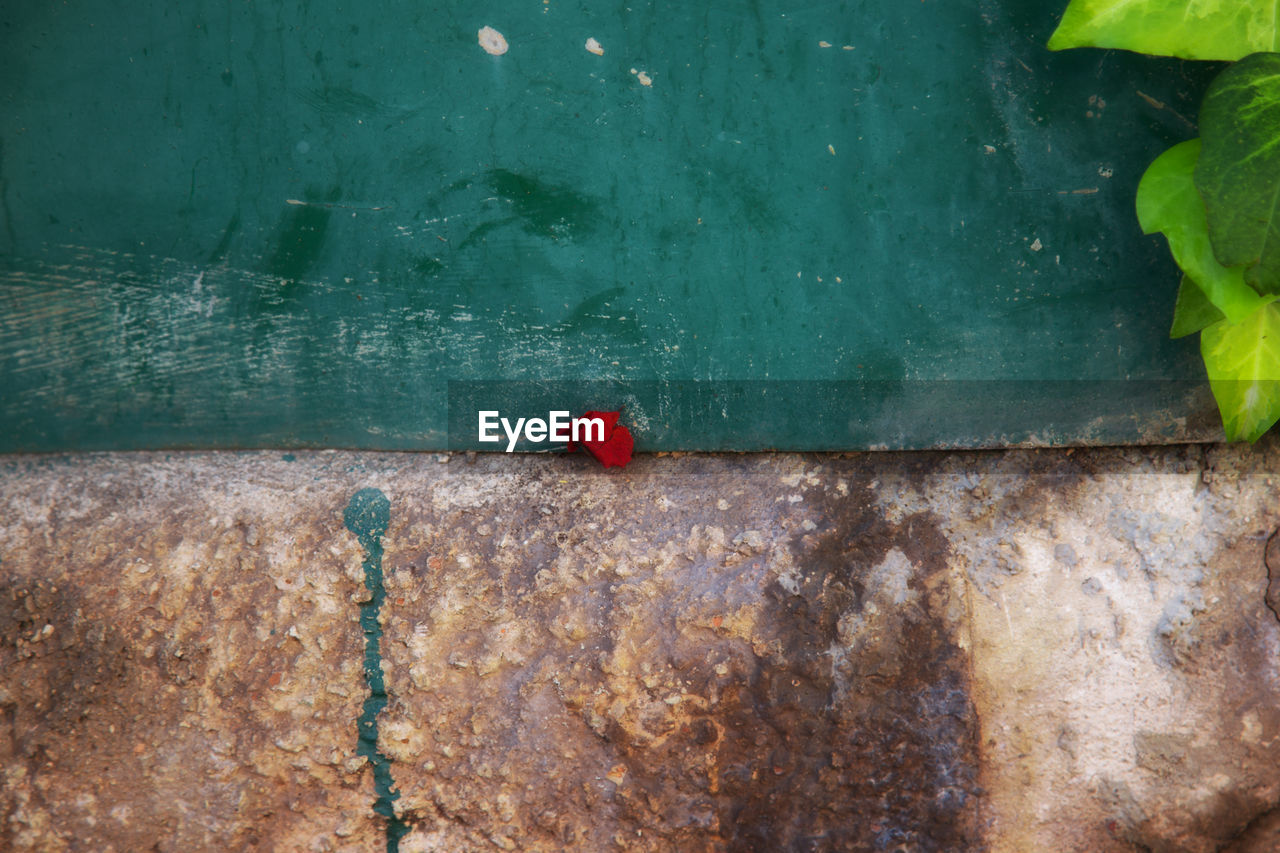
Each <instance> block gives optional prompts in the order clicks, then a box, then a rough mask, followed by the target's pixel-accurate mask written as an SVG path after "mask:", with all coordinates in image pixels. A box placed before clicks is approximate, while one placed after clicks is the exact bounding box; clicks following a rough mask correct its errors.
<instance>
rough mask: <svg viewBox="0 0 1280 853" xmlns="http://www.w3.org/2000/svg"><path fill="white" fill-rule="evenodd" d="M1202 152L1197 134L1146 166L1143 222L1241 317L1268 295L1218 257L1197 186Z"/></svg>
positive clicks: (1226, 311)
mask: <svg viewBox="0 0 1280 853" xmlns="http://www.w3.org/2000/svg"><path fill="white" fill-rule="evenodd" d="M1199 154H1200V140H1198V139H1192V140H1188V141H1187V142H1182V143H1179V144H1178V145H1175V146H1173V147H1172V148H1170V149H1169V150H1168V151H1166V152H1164V153H1163V154H1161V155H1160V156H1159V157H1157V158H1156V161H1155V162H1154V163H1152V164H1151V165H1150V166H1148V167H1147V171H1146V172H1145V173H1144V174H1143V176H1142V180H1141V181H1139V182H1138V203H1137V208H1138V223H1139V224H1140V225H1141V226H1142V230H1143V232H1145V233H1147V234H1154V233H1156V232H1157V231H1159V232H1161V233H1163V234H1164V236H1165V238H1166V239H1167V240H1168V241H1169V251H1171V252H1172V253H1173V259H1174V260H1175V261H1177V262H1178V266H1179V267H1181V268H1182V271H1183V272H1185V273H1186V274H1187V275H1188V276H1190V277H1191V278H1192V279H1194V280H1195V282H1196V284H1198V285H1199V286H1200V289H1201V290H1202V291H1203V292H1204V295H1205V296H1206V297H1207V298H1208V300H1209V301H1210V302H1211V303H1213V305H1214V306H1215V307H1216V308H1217V309H1218V310H1219V311H1221V312H1222V313H1223V315H1225V316H1226V318H1227V319H1228V320H1230V321H1231V322H1233V323H1239V322H1240V321H1241V320H1243V319H1245V318H1246V317H1248V316H1250V315H1251V314H1253V313H1254V312H1255V311H1257V310H1258V309H1259V308H1261V307H1262V306H1263V305H1265V304H1266V303H1267V302H1268V301H1269V300H1268V299H1267V298H1265V297H1262V296H1259V295H1258V294H1257V293H1256V292H1254V290H1253V288H1251V287H1249V285H1247V284H1245V281H1244V270H1243V268H1241V267H1224V266H1223V265H1222V264H1220V263H1218V260H1217V258H1215V257H1214V254H1213V245H1212V243H1210V241H1209V226H1208V221H1207V220H1206V218H1205V209H1204V202H1202V201H1201V200H1200V194H1199V193H1197V192H1196V187H1195V180H1194V175H1195V168H1196V158H1197V157H1198V156H1199ZM1192 331H1195V330H1194V329H1193V330H1192Z"/></svg>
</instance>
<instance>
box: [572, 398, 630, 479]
mask: <svg viewBox="0 0 1280 853" xmlns="http://www.w3.org/2000/svg"><path fill="white" fill-rule="evenodd" d="M621 415H622V411H621V410H618V411H616V412H586V413H584V414H583V415H582V416H581V417H580V418H574V420H575V421H577V420H582V419H584V418H586V419H592V418H599V419H600V420H602V421H604V441H580V442H578V444H581V445H582V446H583V447H584V448H586V450H587V452H588V453H590V454H591V455H592V456H594V457H595V458H596V459H597V460H599V462H600V464H601V465H603V466H604V467H606V468H613V467H614V466H617V467H618V468H625V467H626V465H627V463H628V462H630V461H631V452H632V450H634V449H635V439H633V438H632V437H631V431H630V430H629V429H627V428H626V427H624V426H621V425H619V424H618V418H619V417H620V416H621ZM569 450H570V451H573V450H577V446H576V445H575V444H574V443H573V442H572V441H571V442H569Z"/></svg>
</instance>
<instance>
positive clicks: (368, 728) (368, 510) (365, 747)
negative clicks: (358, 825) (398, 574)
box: [342, 489, 409, 853]
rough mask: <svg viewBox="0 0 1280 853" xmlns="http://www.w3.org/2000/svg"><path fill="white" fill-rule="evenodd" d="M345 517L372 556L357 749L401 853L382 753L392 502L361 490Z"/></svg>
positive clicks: (363, 618) (394, 849) (367, 568)
mask: <svg viewBox="0 0 1280 853" xmlns="http://www.w3.org/2000/svg"><path fill="white" fill-rule="evenodd" d="M342 520H343V522H344V523H345V524H346V525H347V529H348V530H350V531H351V532H352V533H354V534H355V535H356V538H357V539H358V540H360V545H361V547H363V548H364V550H365V552H366V554H367V556H366V557H365V560H364V585H365V588H367V589H368V590H369V594H370V598H369V601H368V602H367V603H365V604H363V605H361V607H360V627H361V628H363V629H364V680H365V683H366V684H368V685H369V697H368V698H367V699H365V700H364V711H363V713H361V714H360V720H359V721H358V723H357V727H358V732H359V736H360V740H359V743H358V745H357V747H356V751H357V752H358V753H359V754H360V755H363V756H364V757H365V758H367V759H369V764H370V765H371V766H372V767H373V781H374V787H375V790H376V791H377V793H378V798H377V800H375V801H374V804H373V810H374V811H375V812H377V813H378V814H380V815H382V816H383V817H384V818H386V821H387V853H398V851H399V849H400V839H401V838H403V837H404V835H405V833H406V832H408V831H409V828H408V827H407V826H406V825H405V823H404V821H402V820H400V819H399V818H398V817H396V810H395V805H394V804H395V801H396V800H397V799H399V797H400V794H399V793H392V791H391V785H392V780H391V759H390V758H388V757H387V756H385V755H383V754H382V753H381V752H379V751H378V714H379V713H381V712H382V709H383V708H385V707H387V690H386V685H385V684H384V683H383V680H382V654H381V652H380V650H379V643H380V642H381V640H382V626H381V625H380V624H379V623H378V611H379V610H381V609H382V602H383V601H384V600H385V599H386V597H387V591H386V588H385V587H383V585H382V534H383V533H386V532H387V525H388V524H389V523H390V521H391V502H390V501H389V500H387V496H386V495H384V494H383V493H382V492H381V491H379V490H378V489H361V490H360V491H358V492H356V493H355V494H354V495H352V497H351V502H350V503H349V504H347V508H346V510H345V511H344V512H343V514H342Z"/></svg>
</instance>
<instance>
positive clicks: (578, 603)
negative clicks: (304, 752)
mask: <svg viewBox="0 0 1280 853" xmlns="http://www.w3.org/2000/svg"><path fill="white" fill-rule="evenodd" d="M503 462H504V463H505V464H494V463H493V462H491V461H485V462H484V463H482V464H476V465H473V466H466V465H463V466H461V467H460V470H458V471H457V472H453V471H451V476H450V477H448V478H447V479H439V480H436V481H434V482H432V481H426V482H420V483H416V484H415V483H409V482H404V481H402V482H401V483H399V484H398V487H397V488H396V490H395V493H394V495H393V496H392V502H393V506H395V507H398V508H399V511H398V512H393V522H392V526H391V528H390V530H389V531H388V540H389V541H390V542H392V543H394V544H393V545H392V546H391V547H389V549H388V552H387V557H386V560H387V566H388V569H389V570H388V574H387V591H388V600H389V601H390V602H391V606H390V607H389V613H390V614H392V616H391V618H390V620H389V623H388V625H387V632H386V637H385V641H384V642H385V647H386V651H385V652H384V661H385V663H386V667H387V670H388V673H389V679H388V685H389V686H388V690H389V692H390V694H391V696H392V697H393V704H392V708H391V709H389V713H388V714H387V715H386V717H385V718H384V722H383V728H382V735H383V744H384V749H386V750H387V751H388V752H389V753H390V754H391V755H392V757H393V759H394V760H395V764H394V765H393V771H392V772H393V774H394V775H395V777H396V779H397V782H398V784H399V787H400V789H401V792H402V796H401V800H400V804H399V805H400V809H401V813H402V814H403V815H404V816H405V817H406V819H408V820H409V821H410V822H412V823H413V824H414V826H415V829H414V833H413V835H411V836H410V838H409V839H407V841H406V844H405V846H404V849H406V850H472V849H474V850H480V849H486V848H487V847H488V846H489V845H497V846H498V847H500V848H506V849H525V850H529V849H537V850H560V849H572V850H609V849H635V850H717V849H725V850H729V849H733V850H837V849H838V850H848V849H864V848H865V849H872V848H877V847H878V848H880V849H895V848H897V847H898V846H899V845H901V846H903V848H904V849H914V850H959V849H971V848H974V847H976V846H978V845H979V834H978V825H979V824H978V810H977V807H978V799H977V797H976V791H977V786H976V774H977V770H978V750H977V746H978V744H977V719H976V717H975V714H974V708H973V706H972V703H971V702H970V701H969V698H968V683H967V682H968V667H967V664H966V661H965V658H964V656H963V655H962V654H961V652H960V650H959V648H958V647H957V644H956V640H955V637H954V632H955V630H956V628H957V627H958V625H959V619H960V616H961V614H962V613H963V608H962V605H961V602H960V601H959V600H958V595H957V594H958V592H959V588H958V587H957V585H956V584H954V583H952V581H953V580H954V579H955V577H956V575H955V574H954V573H953V572H951V571H949V569H948V566H947V552H948V548H947V544H946V541H945V539H943V538H942V536H941V535H940V534H939V532H938V530H937V525H936V520H935V519H934V518H932V517H931V516H929V515H928V514H927V513H921V514H910V515H904V516H902V517H900V518H898V519H895V520H893V521H889V520H886V519H885V518H884V516H883V514H882V513H880V512H878V511H876V510H874V509H873V508H872V507H871V506H870V504H869V501H868V500H867V497H868V495H869V494H870V490H869V486H870V484H871V482H872V480H873V479H874V476H875V474H874V471H875V468H876V460H874V459H872V458H866V457H864V458H863V459H862V460H860V461H857V462H853V461H847V460H827V461H823V460H819V459H815V458H807V457H798V456H786V457H758V456H757V457H722V458H706V457H702V458H685V459H680V460H671V459H643V460H641V461H639V462H638V463H636V464H635V465H633V466H632V467H631V468H629V469H628V470H627V471H626V472H625V473H623V474H622V475H621V476H616V475H613V474H610V473H607V472H604V471H602V470H600V469H598V468H594V467H591V466H590V465H587V464H585V462H586V460H585V459H584V460H582V461H581V462H580V461H578V460H573V461H568V462H565V463H558V462H555V461H552V460H519V461H507V460H503ZM451 467H452V466H451Z"/></svg>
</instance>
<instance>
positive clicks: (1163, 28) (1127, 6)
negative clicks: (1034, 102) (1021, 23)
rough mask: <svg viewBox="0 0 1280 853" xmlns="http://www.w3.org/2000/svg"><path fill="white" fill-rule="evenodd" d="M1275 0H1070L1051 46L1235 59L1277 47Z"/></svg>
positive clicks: (1279, 12)
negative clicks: (1138, 1) (1189, 0)
mask: <svg viewBox="0 0 1280 853" xmlns="http://www.w3.org/2000/svg"><path fill="white" fill-rule="evenodd" d="M1277 20H1280V2H1277V0H1196V2H1188V0H1144V2H1141V3H1135V2H1134V0H1071V5H1069V6H1068V7H1067V11H1066V12H1065V13H1064V14H1063V16H1062V21H1061V23H1059V24H1058V29H1056V30H1055V31H1054V33H1053V36H1052V37H1050V39H1049V49H1050V50H1063V49H1064V48H1069V47H1116V48H1120V49H1122V50H1135V51H1137V52H1139V53H1154V54H1158V55H1160V56H1180V57H1182V58H1183V59H1226V60H1234V59H1240V58H1241V57H1243V56H1247V55H1248V54H1250V53H1255V52H1257V51H1261V50H1280V30H1277V26H1276V23H1277Z"/></svg>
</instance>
